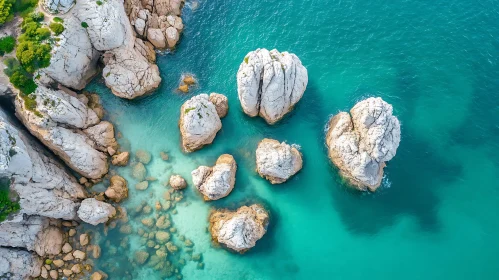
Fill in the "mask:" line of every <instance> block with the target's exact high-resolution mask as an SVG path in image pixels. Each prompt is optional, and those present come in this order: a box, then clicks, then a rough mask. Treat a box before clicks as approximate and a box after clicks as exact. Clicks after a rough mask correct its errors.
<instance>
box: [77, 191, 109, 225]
mask: <svg viewBox="0 0 499 280" xmlns="http://www.w3.org/2000/svg"><path fill="white" fill-rule="evenodd" d="M115 215H116V209H114V207H113V206H111V205H110V204H108V203H105V202H102V201H98V200H96V199H95V198H87V199H85V200H83V201H82V202H81V206H80V209H78V217H79V218H80V219H81V220H82V221H84V222H85V223H89V224H91V225H94V226H96V225H98V224H100V223H105V222H107V221H108V220H109V218H112V217H114V216H115Z"/></svg>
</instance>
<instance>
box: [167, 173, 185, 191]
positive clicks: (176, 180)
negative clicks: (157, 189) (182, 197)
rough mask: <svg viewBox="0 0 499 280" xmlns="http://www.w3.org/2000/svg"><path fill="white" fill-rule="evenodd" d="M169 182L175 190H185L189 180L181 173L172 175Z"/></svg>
mask: <svg viewBox="0 0 499 280" xmlns="http://www.w3.org/2000/svg"><path fill="white" fill-rule="evenodd" d="M168 182H169V183H170V186H171V187H172V188H173V189H175V190H183V189H185V188H186V187H187V182H186V181H185V179H184V178H182V176H180V175H172V176H170V180H169V181H168Z"/></svg>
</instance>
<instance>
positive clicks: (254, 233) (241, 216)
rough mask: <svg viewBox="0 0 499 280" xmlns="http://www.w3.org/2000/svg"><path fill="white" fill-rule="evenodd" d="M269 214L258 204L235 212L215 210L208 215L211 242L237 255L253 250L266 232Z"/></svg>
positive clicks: (243, 207)
mask: <svg viewBox="0 0 499 280" xmlns="http://www.w3.org/2000/svg"><path fill="white" fill-rule="evenodd" d="M268 223H269V214H268V212H267V211H266V210H265V209H264V208H263V206H261V205H258V204H253V205H251V206H242V207H240V208H239V209H237V211H235V212H234V211H229V210H217V211H214V212H212V213H211V215H210V233H211V236H212V238H213V241H214V242H216V243H220V244H223V245H224V246H226V247H227V248H229V249H232V250H234V251H236V252H239V253H244V252H245V251H247V250H249V249H251V248H253V247H254V246H255V244H256V242H257V241H258V240H259V239H260V238H262V237H263V235H264V234H265V233H266V232H267V226H268Z"/></svg>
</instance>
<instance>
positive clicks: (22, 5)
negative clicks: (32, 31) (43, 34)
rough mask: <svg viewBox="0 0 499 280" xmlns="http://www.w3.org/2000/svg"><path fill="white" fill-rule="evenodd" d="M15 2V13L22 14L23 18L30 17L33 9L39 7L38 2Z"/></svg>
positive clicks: (21, 0)
mask: <svg viewBox="0 0 499 280" xmlns="http://www.w3.org/2000/svg"><path fill="white" fill-rule="evenodd" d="M13 1H14V3H15V4H14V12H20V13H21V14H22V15H23V17H24V15H29V14H30V13H31V12H32V11H33V8H34V7H36V5H38V0H13Z"/></svg>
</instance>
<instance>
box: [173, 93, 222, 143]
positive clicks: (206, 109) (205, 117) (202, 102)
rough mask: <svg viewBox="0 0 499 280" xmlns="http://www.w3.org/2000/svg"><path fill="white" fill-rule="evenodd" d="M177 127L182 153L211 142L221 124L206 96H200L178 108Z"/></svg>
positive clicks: (213, 106)
mask: <svg viewBox="0 0 499 280" xmlns="http://www.w3.org/2000/svg"><path fill="white" fill-rule="evenodd" d="M179 126H180V134H181V136H182V147H183V149H184V151H185V152H193V151H195V150H198V149H201V148H202V147H203V146H204V145H208V144H211V143H212V142H213V140H214V139H215V136H216V135H217V132H218V131H219V130H220V129H221V128H222V122H221V121H220V117H219V116H218V113H217V110H216V107H215V105H213V103H211V102H210V101H209V97H208V95H207V94H200V95H196V96H194V97H192V98H191V99H189V100H187V101H186V102H185V103H184V104H183V105H182V108H180V121H179Z"/></svg>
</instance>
